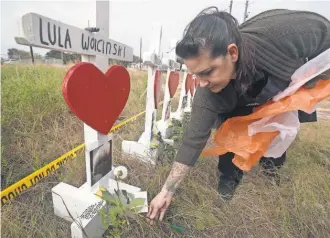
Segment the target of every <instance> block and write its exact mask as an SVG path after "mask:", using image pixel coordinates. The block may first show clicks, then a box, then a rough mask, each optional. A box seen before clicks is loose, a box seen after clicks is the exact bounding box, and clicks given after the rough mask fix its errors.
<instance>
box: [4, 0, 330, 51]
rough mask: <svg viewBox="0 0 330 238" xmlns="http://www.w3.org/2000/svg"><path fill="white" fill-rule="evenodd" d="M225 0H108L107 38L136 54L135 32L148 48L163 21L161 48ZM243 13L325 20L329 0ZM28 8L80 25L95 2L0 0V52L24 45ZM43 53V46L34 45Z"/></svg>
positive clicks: (257, 3)
mask: <svg viewBox="0 0 330 238" xmlns="http://www.w3.org/2000/svg"><path fill="white" fill-rule="evenodd" d="M229 2H230V1H229V0H149V1H143V0H114V1H111V2H110V38H111V39H114V40H117V41H120V42H122V43H125V44H127V45H130V46H132V47H133V49H134V54H135V55H138V54H139V44H140V43H139V42H140V37H142V38H143V48H142V51H144V50H147V49H148V45H149V39H148V37H149V34H150V28H151V25H152V23H153V22H155V21H157V22H160V23H161V24H162V26H163V38H162V46H161V50H162V52H166V51H168V49H169V44H170V41H171V39H180V38H181V36H182V32H183V29H184V27H185V26H186V25H187V24H188V23H189V21H191V20H192V19H193V17H194V16H196V15H197V14H198V12H199V11H201V10H202V9H203V8H205V7H209V6H217V7H218V8H219V9H228V6H229ZM250 2H251V3H250V6H249V10H248V11H249V12H250V16H249V17H252V16H254V15H256V14H258V13H260V12H262V11H265V10H269V9H274V8H287V9H299V10H308V11H314V12H317V13H319V14H322V15H323V16H325V17H327V18H328V19H330V1H329V0H325V1H312V0H309V1H306V0H301V1H289V0H285V1H279V0H277V1H276V0H252V1H250ZM244 4H245V0H241V1H239V0H234V4H233V12H232V14H233V15H234V16H235V17H236V18H237V19H238V20H239V22H240V23H241V22H242V20H243V13H244ZM29 12H33V13H38V14H41V15H43V16H47V17H49V18H52V19H54V20H59V21H61V22H63V23H66V24H69V25H73V26H77V27H80V28H84V27H86V26H87V24H88V20H89V21H90V25H91V26H92V25H94V24H95V1H91V0H84V1H78V0H76V1H49V0H43V1H14V0H11V1H3V0H1V56H2V57H4V56H5V57H6V54H7V49H8V48H19V49H24V50H29V49H28V47H26V46H21V45H17V44H16V43H15V40H14V37H15V36H23V35H22V32H23V31H22V29H21V25H22V24H21V17H22V15H24V14H26V13H29ZM34 51H35V52H37V53H41V54H45V53H46V52H47V51H48V50H45V49H40V48H38V49H37V48H35V49H34Z"/></svg>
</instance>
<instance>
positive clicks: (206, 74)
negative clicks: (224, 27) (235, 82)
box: [184, 44, 238, 93]
mask: <svg viewBox="0 0 330 238" xmlns="http://www.w3.org/2000/svg"><path fill="white" fill-rule="evenodd" d="M237 60H238V48H237V46H236V45H235V44H230V45H229V46H228V48H227V55H225V56H219V57H216V58H212V57H211V55H210V52H209V51H205V50H202V51H201V52H200V55H199V56H198V57H193V58H189V59H186V60H184V63H185V65H186V66H187V68H188V71H189V72H190V73H192V74H194V75H195V76H196V77H197V78H198V79H199V85H200V87H202V88H203V87H207V88H209V89H210V90H211V91H212V92H214V93H218V92H220V91H221V90H222V89H223V88H225V87H226V86H227V85H228V84H229V82H230V80H231V79H235V77H236V75H235V70H236V67H235V65H236V62H237Z"/></svg>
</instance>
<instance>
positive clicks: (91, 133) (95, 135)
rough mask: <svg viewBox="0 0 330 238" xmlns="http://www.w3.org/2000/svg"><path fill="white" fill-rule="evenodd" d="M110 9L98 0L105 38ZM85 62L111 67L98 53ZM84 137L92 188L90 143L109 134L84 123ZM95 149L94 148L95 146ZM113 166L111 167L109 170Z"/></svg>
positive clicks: (98, 23)
mask: <svg viewBox="0 0 330 238" xmlns="http://www.w3.org/2000/svg"><path fill="white" fill-rule="evenodd" d="M109 11H110V4H109V1H96V27H97V28H99V29H100V30H99V33H98V34H101V35H103V36H104V37H105V38H109ZM81 58H82V61H83V62H89V63H92V64H94V65H95V66H96V67H98V68H99V69H100V70H101V71H102V72H103V73H105V72H106V71H107V69H108V67H109V63H108V57H104V56H100V55H96V56H88V55H82V56H81ZM84 138H85V144H86V150H85V159H86V174H87V184H89V186H90V188H91V189H92V186H93V181H92V177H93V175H92V174H91V168H92V167H93V165H92V164H91V153H90V152H91V151H90V150H89V147H90V144H92V143H95V142H96V141H97V142H98V144H99V145H103V144H104V143H107V142H108V136H107V135H104V134H102V133H99V132H97V131H96V130H94V129H92V128H91V127H89V126H88V125H86V124H85V123H84ZM93 149H94V148H93ZM110 170H111V167H110V168H109V172H110Z"/></svg>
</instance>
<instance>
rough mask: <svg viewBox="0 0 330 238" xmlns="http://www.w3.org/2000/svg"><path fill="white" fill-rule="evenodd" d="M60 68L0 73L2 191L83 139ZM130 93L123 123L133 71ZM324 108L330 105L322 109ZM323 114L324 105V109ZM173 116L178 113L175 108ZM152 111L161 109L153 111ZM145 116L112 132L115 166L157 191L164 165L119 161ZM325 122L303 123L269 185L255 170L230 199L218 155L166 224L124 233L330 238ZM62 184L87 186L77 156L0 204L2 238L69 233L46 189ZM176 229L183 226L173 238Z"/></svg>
mask: <svg viewBox="0 0 330 238" xmlns="http://www.w3.org/2000/svg"><path fill="white" fill-rule="evenodd" d="M65 72H66V69H62V68H57V69H55V68H51V67H44V66H37V67H21V66H6V67H2V78H1V83H2V108H1V110H2V118H1V120H2V144H1V148H2V150H1V151H2V154H1V155H2V161H1V167H2V174H1V178H2V179H1V180H2V181H1V186H2V189H3V188H5V187H7V186H8V185H10V184H12V183H13V182H15V181H17V180H19V179H21V178H22V177H24V176H25V175H27V174H29V173H31V172H33V171H34V170H35V169H37V168H40V167H41V166H42V165H44V164H46V163H49V162H50V161H52V160H53V159H55V158H57V157H58V156H59V155H61V154H62V153H64V152H66V151H68V150H69V149H71V148H73V147H74V146H76V145H78V144H80V143H82V141H83V131H82V123H81V122H80V121H79V120H77V119H76V118H75V117H74V116H73V115H72V114H71V113H70V112H69V111H68V109H67V107H66V105H65V103H64V100H63V97H62V95H61V81H62V79H63V76H64V74H65ZM130 73H131V80H132V91H131V94H130V97H129V101H128V103H127V107H126V108H125V110H124V111H123V113H122V115H121V117H122V118H127V117H129V116H130V115H134V114H136V113H138V112H140V111H143V110H144V107H145V96H143V97H141V94H142V93H143V91H144V89H145V86H146V73H145V72H139V71H131V72H130ZM322 107H327V105H326V106H322ZM329 108H330V105H329ZM173 110H175V109H173ZM158 111H161V108H159V110H158ZM143 126H144V121H143V117H141V118H140V119H138V120H137V121H135V122H133V123H132V124H129V125H128V126H126V127H124V128H122V130H120V131H119V132H117V133H116V134H115V140H116V143H115V145H116V146H115V151H114V152H115V154H116V155H117V156H115V159H116V160H115V161H114V163H116V164H123V165H126V166H127V167H128V168H129V177H128V178H127V182H128V183H130V184H132V185H137V186H140V187H142V189H143V190H147V191H148V196H149V201H150V200H151V199H152V198H153V197H154V196H155V195H156V194H157V193H158V191H159V190H160V188H161V187H162V185H163V182H164V181H165V179H166V176H167V174H168V171H169V169H170V163H165V164H163V165H161V166H157V168H156V169H155V168H152V167H150V166H148V165H146V164H144V163H139V162H137V161H135V160H133V159H130V158H126V157H125V158H120V142H121V140H122V139H128V140H137V138H138V136H139V135H140V134H141V132H142V131H143ZM329 141H330V123H329V121H325V120H321V121H319V122H318V123H313V124H303V125H302V129H301V133H300V135H299V138H298V139H297V140H296V141H295V143H294V144H293V145H292V146H291V148H290V150H289V153H288V161H287V163H286V164H285V166H284V167H283V169H281V171H280V173H281V177H282V184H281V186H279V187H278V186H273V185H272V184H271V183H269V182H268V181H267V179H266V178H264V177H263V176H262V175H261V174H260V171H259V168H258V167H256V168H255V169H254V170H253V171H251V172H250V173H247V174H246V175H245V176H244V179H243V182H242V184H241V185H240V186H239V188H238V190H237V194H236V196H235V197H234V199H233V200H232V201H231V202H230V203H222V202H221V200H220V199H219V196H218V194H217V190H216V188H217V183H218V172H217V169H216V164H217V159H215V158H205V159H203V158H201V159H200V160H199V161H198V163H197V165H196V167H195V168H194V169H193V170H192V171H191V173H190V174H189V176H188V177H187V179H186V180H185V181H184V183H183V184H182V186H181V187H180V189H179V190H178V192H177V194H176V196H175V199H174V201H173V203H172V205H171V207H170V210H169V211H168V213H167V215H166V217H165V221H164V222H163V223H160V224H157V225H156V226H152V227H151V226H149V225H148V224H147V223H146V222H145V220H144V219H143V218H137V219H136V220H135V221H133V223H132V224H131V225H130V227H126V228H125V229H123V231H122V232H123V234H122V237H132V238H133V237H134V238H135V237H152V238H153V237H212V238H213V237H329V234H330V212H329V211H330V202H329V201H330V182H329V181H330V159H329V158H330V143H329ZM60 181H65V182H67V183H69V184H73V185H75V186H79V185H81V184H83V183H84V181H85V167H84V157H83V153H80V154H79V155H78V157H77V158H76V159H75V160H73V161H70V162H68V163H67V164H66V165H65V166H64V167H62V168H60V169H59V170H58V171H56V172H55V173H54V174H53V175H51V176H49V177H47V178H46V179H44V180H43V181H42V182H40V183H39V184H37V185H36V186H34V187H32V188H30V189H28V190H27V191H25V192H24V193H23V194H21V195H20V196H19V197H17V198H16V199H14V201H13V202H11V203H10V204H8V205H6V206H5V207H3V208H2V210H1V212H2V219H1V225H2V229H1V236H2V237H34V238H35V237H70V223H68V222H65V221H64V220H62V219H60V218H58V217H56V216H55V215H54V213H53V207H52V200H51V188H52V187H53V186H55V185H56V184H57V183H59V182H60ZM172 223H175V224H177V225H181V226H184V227H185V232H184V233H182V234H178V233H175V232H173V231H172V230H171V229H170V226H169V224H172Z"/></svg>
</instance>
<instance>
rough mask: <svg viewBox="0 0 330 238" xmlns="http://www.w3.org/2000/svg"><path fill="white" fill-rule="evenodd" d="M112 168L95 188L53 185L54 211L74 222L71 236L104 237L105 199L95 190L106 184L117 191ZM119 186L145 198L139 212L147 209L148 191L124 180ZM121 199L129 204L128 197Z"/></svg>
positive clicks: (86, 185)
mask: <svg viewBox="0 0 330 238" xmlns="http://www.w3.org/2000/svg"><path fill="white" fill-rule="evenodd" d="M112 171H113V170H111V171H110V172H109V173H108V174H107V175H105V176H104V177H103V178H102V179H100V180H99V181H98V182H97V183H96V184H95V185H93V186H92V187H90V186H89V185H88V184H87V183H85V184H83V185H82V186H81V187H79V188H76V187H74V186H71V185H69V184H67V183H59V184H58V185H56V186H55V187H53V188H52V198H53V207H54V213H55V215H56V216H59V217H61V218H63V219H65V220H67V221H69V222H72V224H71V237H72V238H73V237H74V238H87V237H102V236H103V234H104V233H105V232H106V227H104V226H103V225H102V221H101V215H100V214H99V213H98V210H100V209H102V208H105V202H104V201H103V200H102V199H101V198H99V197H98V196H96V195H95V193H96V191H97V190H98V189H99V187H100V186H103V187H105V188H106V189H107V190H108V191H109V192H110V193H111V194H114V193H115V192H114V189H115V188H116V189H117V188H118V187H117V181H115V180H114V175H113V172H112ZM118 186H119V189H120V190H126V191H127V193H128V194H130V195H132V196H134V198H144V199H145V203H144V207H143V209H142V210H140V212H139V213H143V212H147V211H148V202H147V192H145V191H141V188H139V187H135V186H132V185H129V184H126V183H122V182H118ZM121 202H122V203H127V201H125V200H121ZM110 209H111V208H110ZM109 225H110V224H109Z"/></svg>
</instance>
